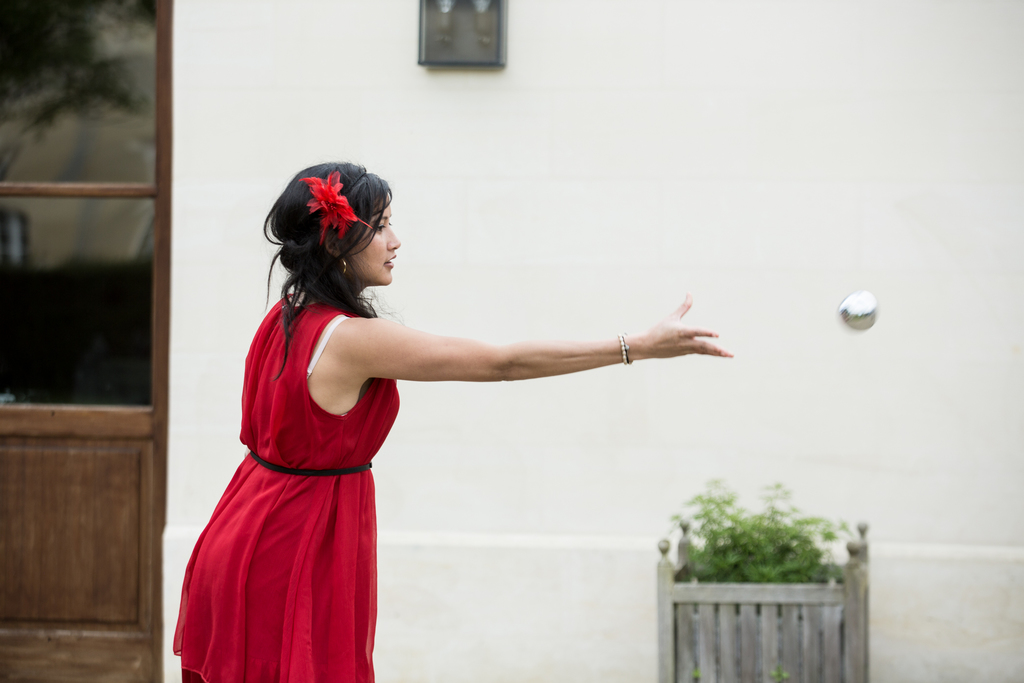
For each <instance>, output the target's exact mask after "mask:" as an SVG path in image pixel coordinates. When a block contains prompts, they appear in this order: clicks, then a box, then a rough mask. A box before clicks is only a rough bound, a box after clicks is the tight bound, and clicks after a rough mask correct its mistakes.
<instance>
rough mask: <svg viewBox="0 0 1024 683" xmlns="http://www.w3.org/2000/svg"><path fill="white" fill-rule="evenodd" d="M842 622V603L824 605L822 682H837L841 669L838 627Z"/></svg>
mask: <svg viewBox="0 0 1024 683" xmlns="http://www.w3.org/2000/svg"><path fill="white" fill-rule="evenodd" d="M842 623H843V608H842V605H826V606H825V607H823V608H822V641H823V647H822V655H823V659H824V661H823V662H822V664H823V667H822V668H823V673H824V683H839V682H840V672H841V671H842V661H843V660H842V653H841V651H840V640H839V635H840V633H839V629H840V626H841V625H842Z"/></svg>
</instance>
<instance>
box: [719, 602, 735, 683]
mask: <svg viewBox="0 0 1024 683" xmlns="http://www.w3.org/2000/svg"><path fill="white" fill-rule="evenodd" d="M718 643H719V646H718V683H738V680H739V679H737V677H736V605H729V604H725V605H719V606H718Z"/></svg>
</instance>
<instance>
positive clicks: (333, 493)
mask: <svg viewBox="0 0 1024 683" xmlns="http://www.w3.org/2000/svg"><path fill="white" fill-rule="evenodd" d="M338 315H346V316H348V317H352V316H351V314H348V313H344V312H342V311H339V310H337V309H334V308H331V307H328V306H324V305H320V304H314V305H312V306H309V307H307V308H306V309H305V310H304V311H303V312H301V313H300V314H299V316H298V317H297V318H296V320H295V322H294V323H293V326H292V330H293V336H292V341H291V345H290V347H289V349H288V360H287V363H285V365H284V371H283V372H282V373H281V376H280V377H278V378H277V379H274V377H275V376H276V375H277V373H278V371H279V370H280V369H281V362H282V359H283V358H284V330H283V329H282V327H281V306H280V305H278V306H275V307H274V310H272V311H271V312H270V313H269V314H268V315H267V317H266V318H265V319H264V320H263V324H262V325H260V328H259V331H258V332H257V333H256V337H255V339H253V342H252V346H251V347H250V349H249V355H248V356H247V357H246V360H245V384H244V386H243V389H242V443H243V444H245V445H246V446H247V447H248V448H249V449H250V450H252V451H255V452H256V453H257V454H258V455H259V456H260V457H261V458H263V459H264V460H266V461H268V462H270V463H273V464H275V465H279V466H283V467H289V468H296V469H316V470H325V469H340V468H347V467H356V466H358V465H362V464H365V463H367V462H369V461H370V460H371V459H372V458H373V456H374V455H376V453H377V451H378V450H379V449H380V447H381V444H383V443H384V439H385V437H387V435H388V432H389V431H390V430H391V426H392V424H394V421H395V417H396V416H397V414H398V390H397V388H396V386H395V381H394V380H392V379H375V380H373V382H371V384H370V388H369V389H368V390H367V392H366V394H364V395H363V397H362V398H361V399H359V402H358V403H357V404H356V405H355V406H354V407H353V408H352V410H350V411H349V412H348V413H346V414H345V415H333V414H331V413H328V412H327V411H325V410H324V409H323V408H321V407H320V406H319V405H317V404H316V403H315V402H314V401H313V399H312V398H311V397H310V395H309V390H308V388H307V384H306V368H307V366H308V364H309V361H310V358H311V356H312V354H313V349H314V346H315V345H316V342H317V340H318V339H319V337H320V335H321V334H322V332H323V330H324V328H325V327H326V326H327V324H328V323H329V322H330V321H331V320H332V319H333V318H335V317H336V316H338ZM341 324H342V325H344V324H345V323H344V322H342V323H341ZM376 620H377V520H376V509H375V505H374V488H373V475H372V474H371V471H370V470H366V471H363V472H358V473H355V474H344V475H338V476H315V477H310V476H300V475H295V474H285V473H281V472H275V471H272V470H270V469H267V468H265V467H263V466H262V465H259V464H257V463H256V461H255V460H253V459H252V458H250V457H248V456H247V457H246V458H245V459H244V460H243V462H242V464H241V465H240V466H239V467H238V470H237V471H236V472H235V476H234V478H232V480H231V483H230V484H228V488H227V490H226V491H225V492H224V495H223V497H222V498H221V499H220V502H219V503H218V504H217V507H216V509H215V510H214V512H213V516H212V518H211V519H210V523H209V524H208V525H207V526H206V529H205V530H204V531H203V533H202V535H201V536H200V537H199V542H198V543H196V547H195V550H193V551H192V558H191V559H190V560H189V563H188V568H187V569H186V571H185V582H184V585H183V586H182V591H181V611H180V613H179V615H178V626H177V629H176V630H175V634H174V652H175V654H179V655H181V667H182V677H183V680H184V681H185V682H186V683H199V682H200V681H205V683H235V682H237V681H245V682H246V683H312V682H314V681H331V682H332V683H334V682H336V681H344V682H346V683H348V682H358V683H364V682H372V681H373V635H374V628H375V625H376Z"/></svg>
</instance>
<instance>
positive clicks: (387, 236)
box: [347, 206, 402, 287]
mask: <svg viewBox="0 0 1024 683" xmlns="http://www.w3.org/2000/svg"><path fill="white" fill-rule="evenodd" d="M400 246H402V243H401V242H400V241H399V240H398V236H397V235H396V234H395V231H394V230H393V229H392V228H391V207H390V206H388V207H386V208H385V209H384V213H383V214H382V215H381V217H380V221H379V222H378V223H377V225H376V229H375V231H374V233H373V239H372V240H371V241H370V244H369V245H368V246H367V247H366V248H365V249H363V250H362V251H361V252H359V253H358V254H352V255H351V256H349V257H348V259H347V260H348V267H349V268H350V269H354V270H355V273H356V275H358V276H359V279H360V280H362V282H363V283H364V284H365V285H366V286H367V287H382V286H384V285H390V284H391V280H392V277H391V269H392V268H394V267H395V264H394V260H395V252H397V251H398V248H399V247H400Z"/></svg>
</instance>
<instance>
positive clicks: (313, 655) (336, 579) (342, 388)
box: [174, 164, 730, 683]
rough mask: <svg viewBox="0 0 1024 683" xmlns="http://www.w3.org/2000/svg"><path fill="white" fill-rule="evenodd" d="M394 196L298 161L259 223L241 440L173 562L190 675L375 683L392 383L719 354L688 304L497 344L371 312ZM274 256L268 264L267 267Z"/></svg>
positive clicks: (387, 272) (334, 167) (369, 179)
mask: <svg viewBox="0 0 1024 683" xmlns="http://www.w3.org/2000/svg"><path fill="white" fill-rule="evenodd" d="M390 204H391V190H390V188H389V187H388V185H387V183H386V182H385V181H384V180H382V179H381V178H379V177H378V176H376V175H374V174H372V173H367V172H366V169H364V168H362V167H361V166H356V165H354V164H322V165H319V166H314V167H311V168H308V169H306V170H304V171H302V172H301V173H299V174H298V175H296V176H295V178H293V179H292V181H291V182H289V183H288V186H287V187H286V188H285V190H284V192H283V193H282V195H281V196H280V198H278V200H277V202H276V203H275V204H274V206H273V208H272V209H271V210H270V214H269V215H268V216H267V220H266V223H265V225H264V233H265V234H266V236H267V238H268V239H269V240H271V241H272V242H273V243H274V244H277V245H279V247H280V248H279V249H278V251H277V254H276V256H275V257H274V263H276V262H278V261H280V263H281V265H282V266H283V267H284V268H285V270H286V271H287V278H286V280H285V282H284V285H283V287H282V299H281V301H280V302H279V303H278V304H277V305H276V306H274V307H273V309H272V310H271V311H270V313H269V314H268V315H267V316H266V318H265V319H264V320H263V323H262V324H261V325H260V328H259V330H258V331H257V332H256V336H255V338H254V339H253V342H252V346H251V347H250V349H249V354H248V356H247V357H246V361H245V382H244V385H243V388H242V434H241V440H242V443H244V444H245V446H246V447H247V448H248V449H249V453H248V455H247V457H246V458H245V459H244V460H243V461H242V464H241V465H239V467H238V470H237V471H236V472H235V476H234V478H233V479H232V480H231V483H230V484H229V485H228V487H227V490H226V491H225V492H224V495H223V497H222V498H221V500H220V502H219V503H218V504H217V507H216V509H215V510H214V512H213V516H212V517H211V519H210V523H209V524H208V525H207V527H206V529H205V530H204V531H203V533H202V535H201V536H200V537H199V541H198V543H196V547H195V550H193V552H192V557H191V559H190V560H189V563H188V568H187V570H186V572H185V581H184V585H183V587H182V596H181V610H180V612H179V616H178V625H177V629H176V630H175V636H174V651H175V653H176V654H179V655H181V666H182V677H183V680H184V681H185V682H186V683H200V682H205V683H229V682H234V681H245V682H247V683H248V682H253V683H312V682H314V681H324V682H326V681H330V682H332V683H334V682H345V683H349V682H351V683H369V682H372V681H373V636H374V627H375V624H376V618H377V558H376V550H377V526H376V513H375V508H374V488H373V475H372V474H371V471H370V461H371V460H372V459H373V456H374V455H375V454H376V453H377V451H378V450H379V449H380V447H381V444H383V443H384V439H385V438H386V437H387V435H388V432H389V431H390V429H391V426H392V424H393V423H394V421H395V417H396V415H397V414H398V391H397V389H396V386H395V380H399V379H404V380H413V381H441V380H449V381H467V382H496V381H500V380H518V379H531V378H535V377H549V376H552V375H562V374H567V373H572V372H580V371H582V370H590V369H592V368H598V367H602V366H606V365H612V364H615V363H627V364H628V363H631V362H632V361H634V360H639V359H644V358H671V357H675V356H681V355H685V354H691V353H698V354H706V355H712V356H723V357H730V354H729V353H728V352H726V351H724V350H722V349H721V348H719V347H717V346H715V345H714V344H712V343H710V342H708V341H707V340H706V338H707V337H717V336H718V335H717V334H715V333H714V332H711V331H709V330H702V329H694V328H687V327H684V326H683V325H682V322H681V318H682V316H683V315H685V314H686V312H687V311H688V310H689V308H690V304H691V299H690V296H689V295H687V297H686V301H685V303H683V305H682V306H680V307H679V309H677V310H676V311H675V312H673V313H672V314H671V315H670V316H668V317H667V318H665V319H664V320H662V321H661V322H659V323H658V324H656V325H654V326H653V327H652V328H651V329H650V330H648V331H647V332H645V333H644V334H639V335H629V336H626V335H618V336H617V337H611V336H609V338H608V339H605V340H601V341H593V342H577V341H531V342H521V343H518V344H510V345H507V346H494V345H491V344H485V343H483V342H478V341H473V340H470V339H457V338H451V337H438V336H434V335H430V334H427V333H424V332H417V331H415V330H411V329H408V328H406V327H403V326H401V325H398V324H396V323H393V322H389V321H387V320H383V319H381V318H378V317H377V315H376V313H375V311H374V309H373V307H372V305H371V303H370V302H369V300H368V299H367V298H365V296H364V292H365V290H366V288H367V287H376V286H384V285H388V284H390V283H391V279H392V269H393V268H394V259H395V255H396V252H397V250H398V248H399V246H401V243H400V242H399V240H398V237H397V236H396V235H395V231H394V230H393V229H392V227H391V206H390ZM274 263H272V264H271V269H273V265H274Z"/></svg>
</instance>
